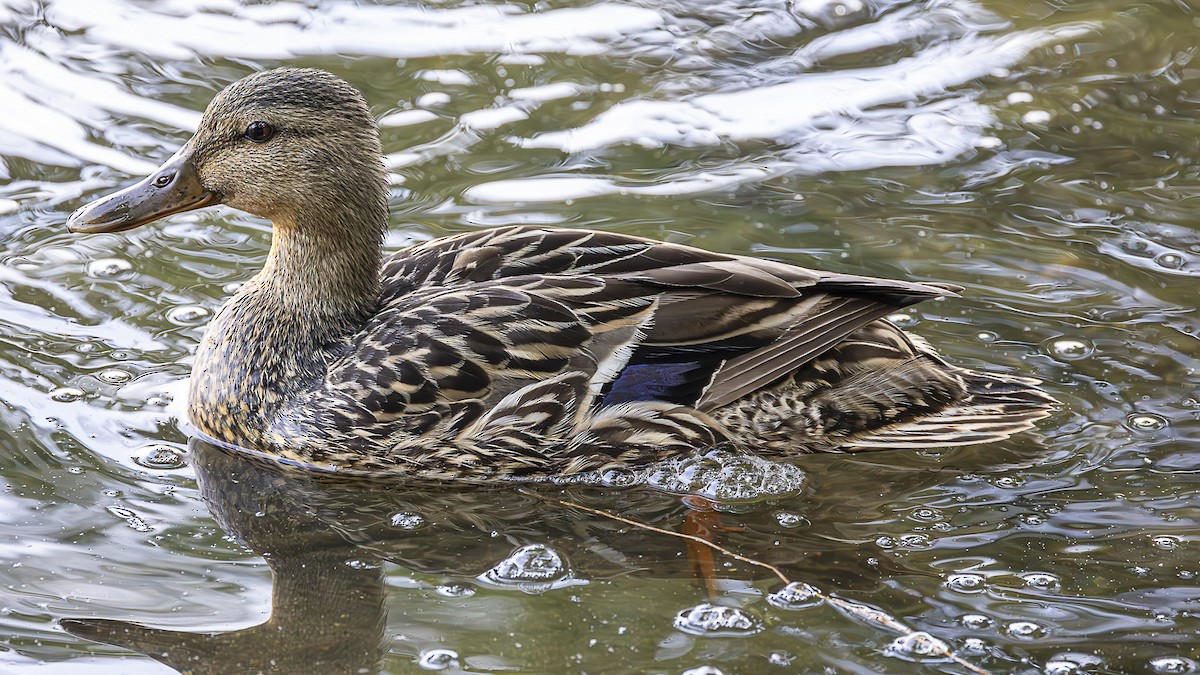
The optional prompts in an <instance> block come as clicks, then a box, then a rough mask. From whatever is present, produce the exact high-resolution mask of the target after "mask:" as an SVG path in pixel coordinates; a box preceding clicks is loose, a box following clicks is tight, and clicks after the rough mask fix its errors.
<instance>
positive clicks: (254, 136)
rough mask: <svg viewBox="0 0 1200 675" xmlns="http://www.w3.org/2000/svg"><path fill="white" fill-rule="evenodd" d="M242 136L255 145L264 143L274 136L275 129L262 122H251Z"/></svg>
mask: <svg viewBox="0 0 1200 675" xmlns="http://www.w3.org/2000/svg"><path fill="white" fill-rule="evenodd" d="M243 135H244V136H245V137H246V138H248V139H250V140H252V141H254V142H255V143H265V142H267V141H269V140H271V137H272V136H274V135H275V127H273V126H271V125H270V124H268V123H266V122H263V121H258V122H251V123H250V124H249V125H248V126H247V127H246V133H245V134H243Z"/></svg>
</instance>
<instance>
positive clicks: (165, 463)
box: [133, 443, 187, 471]
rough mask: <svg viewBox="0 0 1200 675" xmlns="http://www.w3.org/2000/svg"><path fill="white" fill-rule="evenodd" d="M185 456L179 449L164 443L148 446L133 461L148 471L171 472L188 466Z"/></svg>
mask: <svg viewBox="0 0 1200 675" xmlns="http://www.w3.org/2000/svg"><path fill="white" fill-rule="evenodd" d="M183 454H184V453H183V451H182V450H180V449H178V448H175V447H172V446H170V445H166V444H164V443H155V444H153V445H147V446H146V447H145V448H143V449H142V452H141V453H140V454H137V455H134V457H133V461H134V463H135V464H137V465H138V466H141V467H145V468H147V469H155V470H158V471H170V470H174V469H182V468H183V467H185V466H187V462H185V461H184V459H183Z"/></svg>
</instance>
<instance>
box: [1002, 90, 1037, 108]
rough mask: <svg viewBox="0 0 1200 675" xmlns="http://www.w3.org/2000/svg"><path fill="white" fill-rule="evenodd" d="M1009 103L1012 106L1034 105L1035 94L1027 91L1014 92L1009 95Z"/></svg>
mask: <svg viewBox="0 0 1200 675" xmlns="http://www.w3.org/2000/svg"><path fill="white" fill-rule="evenodd" d="M1008 102H1009V104H1011V105H1020V104H1022V103H1033V94H1030V93H1029V92H1027V91H1014V92H1013V93H1011V94H1009V95H1008Z"/></svg>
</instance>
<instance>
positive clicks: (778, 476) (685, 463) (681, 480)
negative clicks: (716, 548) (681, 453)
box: [647, 448, 806, 503]
mask: <svg viewBox="0 0 1200 675" xmlns="http://www.w3.org/2000/svg"><path fill="white" fill-rule="evenodd" d="M805 481H806V476H805V474H804V472H803V471H801V470H800V469H798V468H796V467H795V466H793V465H791V464H783V463H779V462H772V461H770V460H768V459H764V458H762V457H756V456H754V455H746V454H742V453H740V452H735V451H732V450H729V449H724V448H718V449H715V450H712V451H710V452H707V453H705V454H703V455H693V456H689V457H681V458H678V459H673V460H668V461H666V462H661V463H659V464H656V465H655V466H654V467H653V469H652V470H651V472H650V475H649V477H648V478H647V483H648V484H649V485H650V486H652V487H656V488H658V489H660V490H663V491H665V492H672V493H675V494H690V495H697V496H700V497H707V498H709V499H712V500H714V501H718V502H726V503H729V502H732V503H738V502H741V503H745V502H751V501H758V500H761V499H764V498H766V497H779V496H786V495H793V494H796V493H798V492H799V491H800V490H801V489H803V488H804V484H805Z"/></svg>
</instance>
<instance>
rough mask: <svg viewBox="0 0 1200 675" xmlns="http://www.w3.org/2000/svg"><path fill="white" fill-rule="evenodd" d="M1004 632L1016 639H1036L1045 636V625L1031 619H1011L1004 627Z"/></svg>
mask: <svg viewBox="0 0 1200 675" xmlns="http://www.w3.org/2000/svg"><path fill="white" fill-rule="evenodd" d="M1004 633H1005V634H1006V635H1008V636H1009V637H1012V638H1017V639H1018V640H1037V639H1038V638H1043V637H1046V627H1045V626H1043V625H1041V624H1039V623H1034V622H1032V621H1013V622H1012V623H1010V624H1008V625H1007V626H1005V627H1004Z"/></svg>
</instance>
